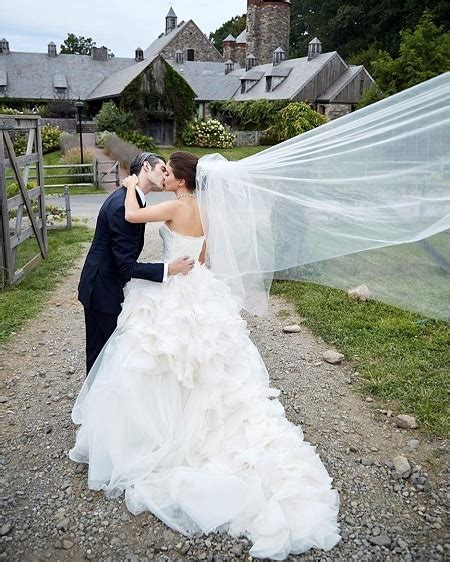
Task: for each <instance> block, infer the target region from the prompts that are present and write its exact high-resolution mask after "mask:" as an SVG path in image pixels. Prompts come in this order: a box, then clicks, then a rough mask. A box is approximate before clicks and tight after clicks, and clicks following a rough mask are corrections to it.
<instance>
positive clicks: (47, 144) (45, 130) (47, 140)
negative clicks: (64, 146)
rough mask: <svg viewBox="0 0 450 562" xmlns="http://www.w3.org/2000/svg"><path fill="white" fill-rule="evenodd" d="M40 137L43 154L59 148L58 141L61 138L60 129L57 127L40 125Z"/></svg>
mask: <svg viewBox="0 0 450 562" xmlns="http://www.w3.org/2000/svg"><path fill="white" fill-rule="evenodd" d="M41 137H42V151H43V152H44V154H47V152H53V151H54V150H58V149H59V143H60V140H61V129H60V128H59V127H53V126H52V125H44V126H43V127H41Z"/></svg>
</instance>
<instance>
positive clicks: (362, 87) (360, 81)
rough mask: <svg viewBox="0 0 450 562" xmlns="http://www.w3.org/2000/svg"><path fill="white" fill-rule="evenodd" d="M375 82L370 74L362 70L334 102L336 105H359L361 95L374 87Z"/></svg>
mask: <svg viewBox="0 0 450 562" xmlns="http://www.w3.org/2000/svg"><path fill="white" fill-rule="evenodd" d="M373 84H374V81H373V80H372V79H371V78H370V76H369V74H368V73H367V72H366V71H365V70H364V69H361V70H360V71H359V72H358V74H357V75H356V76H354V77H353V79H352V80H351V82H349V83H348V84H347V86H346V87H345V88H344V89H343V90H342V92H340V93H339V95H337V96H336V97H335V98H334V100H333V102H336V103H358V101H359V99H360V97H361V95H362V94H363V93H364V92H365V91H366V90H368V89H369V88H370V87H371V86H373Z"/></svg>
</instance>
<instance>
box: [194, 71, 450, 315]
mask: <svg viewBox="0 0 450 562" xmlns="http://www.w3.org/2000/svg"><path fill="white" fill-rule="evenodd" d="M197 196H198V200H199V205H200V209H201V212H202V220H203V224H204V228H205V233H206V239H207V245H208V256H209V261H210V265H211V269H212V270H213V271H214V272H215V274H216V275H217V276H219V277H220V278H223V279H225V280H227V281H228V282H229V284H230V287H231V290H232V291H233V292H234V293H235V294H236V296H238V297H240V298H241V299H242V306H243V308H245V309H246V310H248V311H249V312H252V313H255V314H262V313H264V311H265V310H266V308H267V296H268V291H269V289H270V284H271V281H272V278H273V276H274V274H276V277H277V278H278V279H298V280H305V281H310V282H314V283H320V284H324V285H328V286H331V287H337V288H341V289H345V290H348V289H353V288H355V287H356V286H358V285H362V284H364V285H367V286H368V288H369V291H370V295H371V298H374V299H376V300H380V301H384V302H386V303H390V304H394V305H397V306H399V307H401V308H405V309H409V310H412V311H416V312H419V313H421V314H423V315H426V316H431V317H435V318H443V319H447V320H448V319H449V317H450V276H449V273H450V232H449V230H448V229H449V226H450V73H446V74H443V75H441V76H438V77H437V78H433V79H431V80H429V81H427V82H424V83H422V84H419V85H418V86H415V87H413V88H410V89H409V90H406V91H404V92H401V93H399V94H396V95H394V96H392V97H389V98H387V99H385V100H382V101H380V102H378V103H376V104H373V105H371V106H369V107H366V108H364V109H361V110H359V111H356V112H354V113H351V114H349V115H347V116H345V117H341V118H340V119H337V120H335V121H332V122H329V123H327V124H325V125H322V126H321V127H318V128H317V129H314V130H312V131H309V132H307V133H304V134H303V135H300V136H298V137H295V138H293V139H290V140H288V141H286V142H284V143H281V144H279V145H277V146H274V147H271V148H268V149H267V150H264V151H263V152H260V153H259V154H256V155H254V156H251V157H249V158H244V159H243V160H240V161H238V162H229V161H227V160H225V159H224V158H223V157H222V156H220V155H218V154H214V155H209V156H205V157H203V158H201V159H200V161H199V165H198V168H197Z"/></svg>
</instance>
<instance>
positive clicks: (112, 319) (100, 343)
mask: <svg viewBox="0 0 450 562" xmlns="http://www.w3.org/2000/svg"><path fill="white" fill-rule="evenodd" d="M118 317H119V315H118V314H109V313H106V312H97V311H96V310H92V309H90V308H86V307H84V322H85V325H86V375H88V374H89V371H90V370H91V369H92V366H93V365H94V363H95V360H96V359H97V357H98V356H99V354H100V352H101V350H102V349H103V347H104V345H105V344H106V342H107V341H108V340H109V338H110V336H111V335H112V333H113V332H114V330H115V329H116V326H117V318H118Z"/></svg>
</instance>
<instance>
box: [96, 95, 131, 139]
mask: <svg viewBox="0 0 450 562" xmlns="http://www.w3.org/2000/svg"><path fill="white" fill-rule="evenodd" d="M95 122H96V123H97V131H112V132H114V133H117V132H118V131H130V130H131V129H132V128H133V115H132V113H125V112H124V111H121V110H120V109H119V108H118V107H117V105H116V104H115V103H114V102H112V101H107V102H105V103H104V104H103V105H102V108H101V109H100V111H99V112H98V113H97V115H96V116H95Z"/></svg>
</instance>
